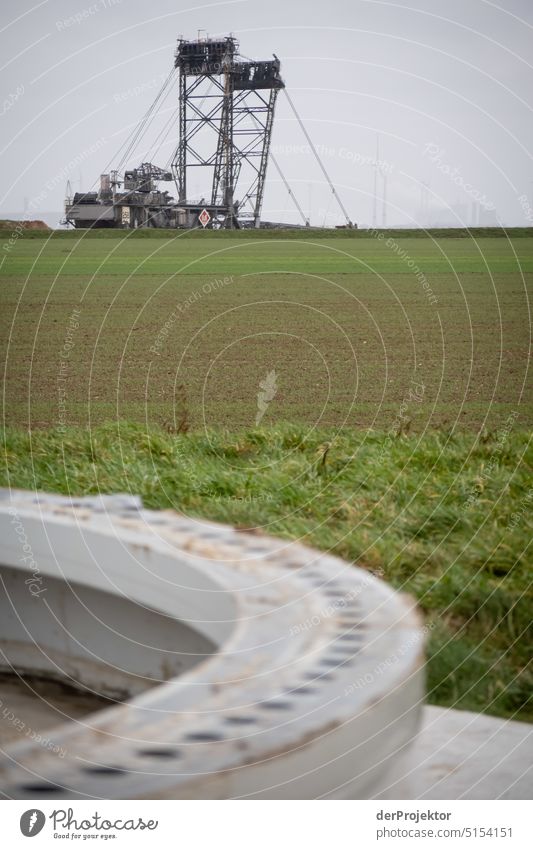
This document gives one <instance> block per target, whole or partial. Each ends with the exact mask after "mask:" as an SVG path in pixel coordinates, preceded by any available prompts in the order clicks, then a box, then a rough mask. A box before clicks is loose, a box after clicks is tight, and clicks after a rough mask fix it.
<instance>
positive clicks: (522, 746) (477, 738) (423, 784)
mask: <svg viewBox="0 0 533 849" xmlns="http://www.w3.org/2000/svg"><path fill="white" fill-rule="evenodd" d="M412 765H413V769H414V772H413V776H412V781H411V788H412V791H413V792H414V796H415V798H418V799H530V798H531V797H532V794H533V725H529V724H528V723H524V722H511V721H508V720H503V719H497V718H495V717H492V716H485V715H483V714H478V713H470V712H469V711H459V710H448V709H445V708H438V707H431V706H426V708H425V709H424V717H423V724H422V729H421V732H420V735H419V737H418V740H417V742H416V744H415V746H414V751H413V755H412Z"/></svg>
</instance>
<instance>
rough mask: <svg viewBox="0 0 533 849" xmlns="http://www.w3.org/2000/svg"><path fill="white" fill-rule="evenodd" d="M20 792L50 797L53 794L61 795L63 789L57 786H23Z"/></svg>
mask: <svg viewBox="0 0 533 849" xmlns="http://www.w3.org/2000/svg"><path fill="white" fill-rule="evenodd" d="M21 790H23V791H24V792H25V793H39V794H41V793H42V794H43V795H45V796H48V795H50V796H51V795H52V794H54V793H62V792H63V790H64V788H63V787H58V786H57V784H23V785H22V786H21Z"/></svg>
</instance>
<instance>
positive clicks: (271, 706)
mask: <svg viewBox="0 0 533 849" xmlns="http://www.w3.org/2000/svg"><path fill="white" fill-rule="evenodd" d="M339 624H341V625H344V626H346V627H353V622H352V621H350V620H349V621H341V622H340V623H339ZM337 639H338V640H341V641H343V642H346V643H348V645H346V646H345V647H342V646H337V647H336V648H335V651H337V652H338V651H339V649H341V650H342V651H341V656H340V657H338V656H331V657H325V658H324V659H323V660H322V661H320V663H319V666H321V667H326V668H330V669H331V670H332V668H333V667H338V666H341V665H342V666H344V665H346V664H348V663H350V662H352V661H353V659H354V647H353V645H351V644H353V643H357V642H359V641H360V636H359V634H356V633H355V632H353V631H352V632H347V633H343V634H341V635H340V636H339V637H338V638H337ZM355 651H357V650H355ZM332 671H333V670H332ZM332 671H329V672H326V673H323V672H322V669H319V670H317V671H316V672H309V673H306V675H305V676H304V677H305V678H306V680H309V681H316V679H317V678H320V680H321V681H330V680H332V679H333V677H334V676H333V674H332ZM316 692H317V689H316V687H310V686H307V685H304V686H302V687H297V688H296V689H294V690H292V693H293V694H294V695H298V696H306V695H312V694H314V693H316ZM292 706H293V703H292V702H289V701H282V700H274V701H271V702H263V703H262V704H259V705H258V706H257V707H258V708H260V709H264V710H274V711H276V710H280V711H284V710H290V709H291V707H292ZM225 721H226V722H227V723H228V724H229V725H234V726H239V725H240V726H243V725H253V724H255V723H256V722H257V717H254V716H228V717H226V720H225ZM224 739H225V738H224V736H223V735H222V734H216V733H213V732H196V733H191V734H188V735H187V736H186V737H185V741H186V742H188V743H216V742H221V741H223V740H224ZM137 754H138V756H140V757H145V758H151V759H160V760H170V759H178V758H180V757H181V752H180V751H179V749H171V748H159V749H140V750H139V751H138V752H137ZM82 769H83V772H85V773H88V774H89V775H94V776H100V777H113V776H119V775H126V774H127V770H124V769H121V768H120V767H113V766H88V767H83V768H82ZM21 789H22V790H23V791H24V792H26V793H34V794H39V793H42V794H45V795H54V794H56V793H62V792H63V790H64V788H63V787H59V786H57V785H55V784H43V783H32V784H25V785H22V787H21Z"/></svg>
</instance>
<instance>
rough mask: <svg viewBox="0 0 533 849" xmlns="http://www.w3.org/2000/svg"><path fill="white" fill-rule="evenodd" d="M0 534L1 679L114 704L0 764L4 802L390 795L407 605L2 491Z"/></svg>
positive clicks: (271, 547) (412, 716)
mask: <svg viewBox="0 0 533 849" xmlns="http://www.w3.org/2000/svg"><path fill="white" fill-rule="evenodd" d="M0 534H1V538H2V540H3V544H2V558H1V561H2V564H3V586H4V593H3V596H4V602H3V603H4V607H5V615H4V617H3V618H4V622H5V623H7V624H5V625H4V627H3V631H1V632H0V636H1V637H2V638H3V652H2V657H3V668H4V670H12V669H15V670H16V671H17V672H18V673H19V674H21V675H23V674H28V675H30V674H31V675H36V674H41V675H47V676H52V677H54V676H55V677H56V678H57V677H60V678H63V679H64V680H66V681H67V682H69V683H71V684H72V683H75V684H76V686H77V687H78V688H82V689H83V688H85V690H86V691H88V692H92V691H97V692H98V693H100V694H103V695H106V696H107V697H108V698H111V699H116V698H123V697H126V698H128V701H126V702H124V703H119V702H116V703H113V704H112V706H111V707H109V708H106V709H104V710H100V711H98V712H96V713H91V714H89V715H86V716H84V717H82V718H78V719H72V720H71V721H69V722H64V723H63V724H61V725H59V726H56V727H55V728H54V729H52V730H50V731H48V732H47V734H46V740H47V743H46V745H43V743H42V740H41V741H40V742H39V741H36V740H31V739H27V738H26V737H24V739H23V740H20V741H19V742H16V743H14V744H11V745H10V746H8V747H7V749H6V752H5V754H4V759H3V766H2V769H1V772H0V780H1V788H2V791H3V793H4V795H5V796H7V797H8V798H32V797H34V798H44V797H53V798H73V799H74V798H122V799H125V798H175V799H179V798H192V799H195V798H196V799H204V798H209V799H222V798H255V799H269V798H270V799H273V798H282V799H294V798H298V799H306V798H339V799H340V798H375V797H377V796H380V797H381V798H383V797H384V795H385V796H386V794H387V788H388V787H392V786H394V790H395V793H396V794H397V793H398V784H395V781H397V778H398V776H399V775H401V774H402V772H403V771H404V763H403V758H404V754H405V753H406V752H407V751H408V749H409V747H410V743H411V741H412V740H413V738H414V737H415V735H416V732H417V729H418V725H419V721H420V714H421V708H422V700H423V632H422V629H421V628H420V626H419V623H418V619H417V616H416V613H415V611H414V609H413V604H412V602H411V600H410V599H406V598H404V597H402V596H399V595H398V594H397V593H395V592H393V591H392V590H391V589H390V588H389V587H387V586H386V585H385V584H384V583H382V582H381V581H378V580H377V579H376V578H374V577H372V576H370V575H369V574H367V573H366V572H364V571H363V570H361V569H358V568H356V567H354V566H352V565H350V564H346V563H344V562H343V561H341V560H339V559H337V558H334V557H329V556H327V555H325V554H322V553H320V552H316V551H313V550H311V549H309V548H305V547H304V546H301V545H298V544H294V543H287V542H284V541H282V540H276V539H272V538H269V537H266V536H262V535H258V534H252V533H243V532H240V531H238V530H237V529H234V528H230V527H226V526H222V525H217V524H214V523H210V522H204V521H199V520H194V519H189V518H186V517H183V516H180V515H178V514H176V513H174V512H171V511H164V512H154V511H150V510H145V509H143V507H142V504H141V502H140V500H139V499H137V498H132V497H129V496H103V497H89V498H80V499H70V498H65V497H61V496H53V495H46V494H37V495H36V494H34V493H26V492H20V491H17V492H7V491H5V492H4V493H3V499H2V500H0ZM406 795H408V794H405V793H404V798H405V796H406Z"/></svg>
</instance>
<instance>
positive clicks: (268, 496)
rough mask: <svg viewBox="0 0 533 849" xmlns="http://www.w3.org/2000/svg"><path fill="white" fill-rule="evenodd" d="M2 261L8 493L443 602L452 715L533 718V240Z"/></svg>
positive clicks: (415, 238) (431, 681) (244, 237)
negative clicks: (212, 532)
mask: <svg viewBox="0 0 533 849" xmlns="http://www.w3.org/2000/svg"><path fill="white" fill-rule="evenodd" d="M10 240H11V241H10ZM0 244H1V245H2V251H1V252H0V307H1V309H0V346H1V347H0V356H1V357H2V359H3V360H4V362H5V371H4V376H3V390H4V391H3V403H4V413H3V416H4V418H3V421H4V424H5V425H6V426H7V430H6V434H5V465H4V468H3V472H2V474H3V483H4V484H5V485H6V486H12V487H22V488H25V489H43V490H49V491H55V492H63V493H72V494H76V495H78V494H85V493H91V492H98V491H100V492H117V491H127V492H133V493H139V494H141V495H142V497H143V499H144V502H145V504H147V505H148V506H150V507H154V508H164V507H174V508H176V509H178V510H181V511H183V512H185V513H189V514H193V515H196V516H205V517H208V518H211V519H215V520H218V521H222V522H230V523H234V524H237V525H239V526H242V527H248V528H249V527H258V528H261V529H262V531H264V532H266V533H269V534H273V535H278V536H281V537H285V538H288V539H299V540H303V541H304V542H306V543H308V544H310V545H312V546H315V547H317V548H319V549H324V550H327V551H332V552H333V553H335V554H337V555H339V556H340V557H342V558H344V559H345V560H347V561H348V562H354V563H358V564H359V565H360V566H362V568H364V569H367V570H369V571H371V572H374V573H375V574H377V575H380V576H381V577H383V578H385V579H386V580H388V581H389V582H390V583H391V584H393V585H394V586H395V587H397V588H398V589H402V590H404V591H406V592H409V593H411V594H413V595H414V596H416V598H417V599H418V601H419V604H420V606H421V607H422V609H423V611H424V612H425V615H426V617H427V619H428V622H429V623H430V624H431V626H432V627H431V629H430V631H429V634H430V636H429V663H428V689H429V700H430V701H431V702H433V703H436V704H442V705H450V706H454V707H458V708H464V709H470V710H475V711H487V712H488V713H492V714H495V715H499V716H506V717H515V718H519V719H524V720H533V708H532V706H531V704H530V702H528V696H529V693H530V692H531V683H532V677H531V672H530V670H529V669H528V663H529V662H530V660H529V659H530V655H531V633H530V630H529V631H528V629H530V623H531V615H530V609H531V569H530V566H529V567H528V563H529V564H530V563H531V552H530V548H531V538H532V534H531V531H532V528H531V519H530V513H531V510H530V508H531V504H532V503H533V489H532V488H531V482H530V481H531V471H532V469H531V467H532V461H533V456H532V451H531V448H530V445H529V433H528V431H529V430H530V428H531V426H532V424H533V407H532V405H531V401H530V399H531V397H533V393H532V391H531V390H532V388H533V387H532V386H531V376H530V371H529V354H530V341H531V323H530V305H529V304H530V302H529V293H530V289H531V280H532V273H533V238H532V235H531V229H529V230H526V229H516V230H513V231H509V232H508V233H507V232H505V231H503V230H494V231H445V232H431V233H429V234H421V233H420V232H405V231H387V232H385V233H383V234H382V238H381V235H380V234H379V233H375V234H374V235H372V234H369V233H364V232H358V231H355V232H353V231H349V232H348V231H342V230H339V231H334V232H331V231H327V232H320V231H318V232H317V231H301V230H294V231H287V232H281V233H280V232H278V231H258V232H252V231H250V232H243V233H238V234H235V233H224V232H219V233H216V232H209V233H175V232H167V231H151V232H150V231H138V232H133V231H132V232H123V231H110V232H106V233H99V232H95V231H93V232H68V233H65V232H62V233H51V234H43V233H42V232H38V231H31V230H30V231H27V232H24V233H23V235H20V234H17V233H9V232H6V233H4V234H0ZM429 293H431V297H429ZM265 387H266V388H265ZM265 398H266V402H265V403H264V407H262V409H263V412H264V416H263V418H262V421H261V427H256V426H254V422H255V421H256V416H257V413H258V409H259V405H260V402H261V399H262V400H263V401H265ZM283 422H290V424H283ZM58 425H60V427H58ZM182 431H183V433H182ZM186 431H188V432H186ZM528 487H529V488H528ZM528 558H529V560H528Z"/></svg>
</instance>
